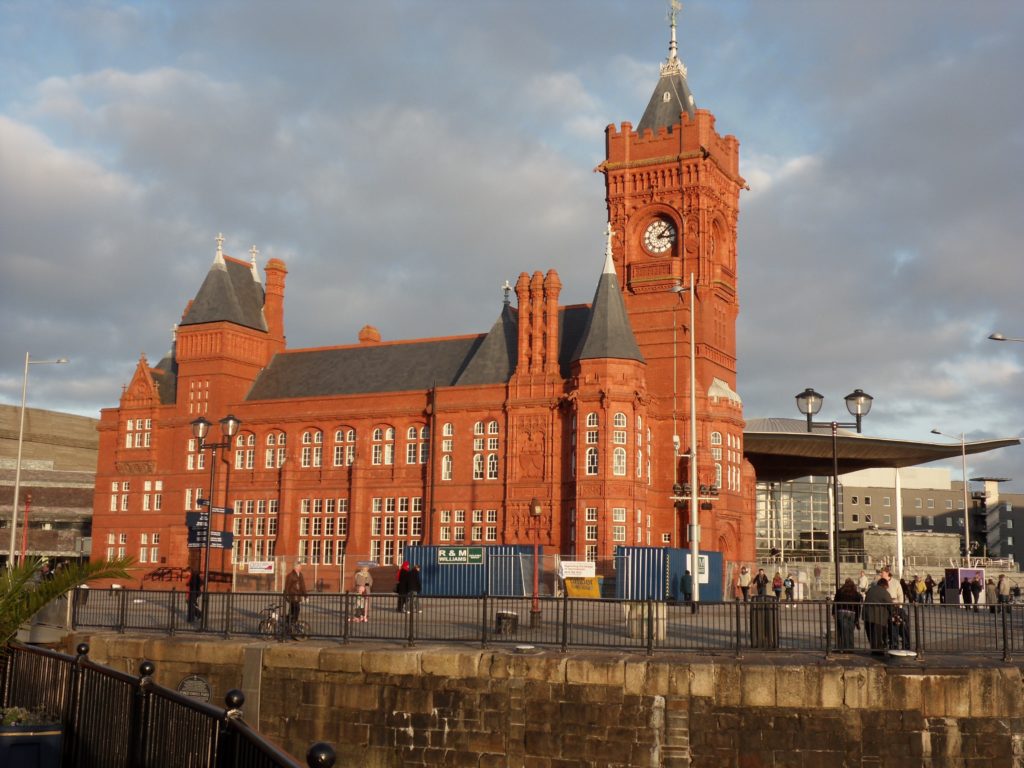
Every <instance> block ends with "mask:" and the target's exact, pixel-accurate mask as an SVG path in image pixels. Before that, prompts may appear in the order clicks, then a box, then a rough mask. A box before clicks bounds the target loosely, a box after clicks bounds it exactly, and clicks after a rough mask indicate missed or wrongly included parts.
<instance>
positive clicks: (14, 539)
mask: <svg viewBox="0 0 1024 768" xmlns="http://www.w3.org/2000/svg"><path fill="white" fill-rule="evenodd" d="M67 362H68V361H67V358H64V357H59V358H57V359H56V360H33V359H32V358H31V356H30V355H29V353H28V352H26V353H25V373H24V375H23V376H22V379H21V417H20V421H19V424H18V458H17V460H16V462H15V465H14V501H13V502H12V504H11V548H10V550H9V551H8V555H7V567H8V568H13V567H14V547H15V545H16V544H17V543H18V493H19V491H20V490H21V449H22V446H23V445H24V443H25V398H26V395H27V394H28V367H29V366H30V365H64V364H65V363H67ZM22 549H24V547H23V548H22ZM21 556H22V558H24V557H25V552H24V551H23V552H22V553H21Z"/></svg>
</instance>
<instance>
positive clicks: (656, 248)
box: [644, 219, 676, 253]
mask: <svg viewBox="0 0 1024 768" xmlns="http://www.w3.org/2000/svg"><path fill="white" fill-rule="evenodd" d="M675 241H676V228H675V227H674V226H673V224H672V222H671V221H666V220H665V219H655V220H654V221H652V222H651V223H650V224H648V225H647V229H646V230H644V247H645V248H646V249H647V250H648V251H650V252H651V253H665V251H667V250H669V249H670V248H671V247H672V245H673V244H674V243H675Z"/></svg>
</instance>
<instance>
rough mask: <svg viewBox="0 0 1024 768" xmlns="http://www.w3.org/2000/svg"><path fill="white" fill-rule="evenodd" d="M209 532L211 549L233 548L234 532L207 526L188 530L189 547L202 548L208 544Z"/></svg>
mask: <svg viewBox="0 0 1024 768" xmlns="http://www.w3.org/2000/svg"><path fill="white" fill-rule="evenodd" d="M207 534H209V542H210V549H231V545H232V543H233V542H234V538H235V537H234V534H233V533H231V531H210V530H208V529H206V528H193V529H191V530H189V532H188V548H189V549H200V548H202V547H205V546H206V542H207Z"/></svg>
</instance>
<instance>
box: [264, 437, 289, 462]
mask: <svg viewBox="0 0 1024 768" xmlns="http://www.w3.org/2000/svg"><path fill="white" fill-rule="evenodd" d="M285 440H286V438H285V434H284V432H268V433H267V450H266V454H265V456H264V460H263V466H264V467H265V468H266V469H279V468H280V467H283V466H284V459H285V450H286V449H285ZM274 446H277V447H276V448H275V447H274Z"/></svg>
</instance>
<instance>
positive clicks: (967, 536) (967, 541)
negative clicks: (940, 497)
mask: <svg viewBox="0 0 1024 768" xmlns="http://www.w3.org/2000/svg"><path fill="white" fill-rule="evenodd" d="M992 335H993V336H995V335H996V334H992ZM989 338H991V337H989ZM932 434H933V435H942V436H943V437H948V438H949V439H950V440H957V439H959V440H960V466H961V468H962V469H963V473H964V552H965V553H966V555H967V567H968V568H970V567H971V509H970V507H968V506H967V503H968V500H967V435H966V433H964V432H961V433H960V437H959V438H957V437H956V436H955V435H947V434H946V433H945V432H941V431H939V430H938V429H933V430H932Z"/></svg>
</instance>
